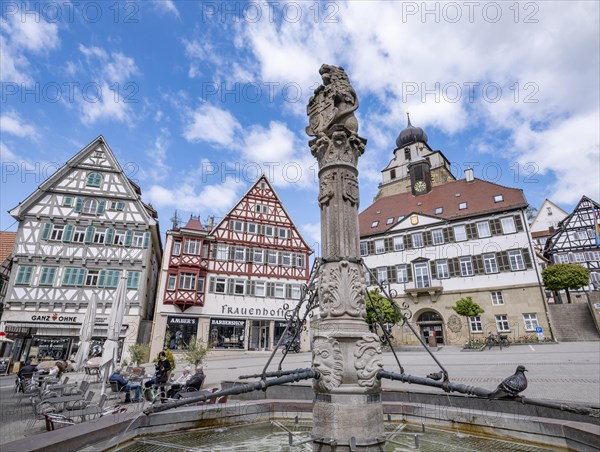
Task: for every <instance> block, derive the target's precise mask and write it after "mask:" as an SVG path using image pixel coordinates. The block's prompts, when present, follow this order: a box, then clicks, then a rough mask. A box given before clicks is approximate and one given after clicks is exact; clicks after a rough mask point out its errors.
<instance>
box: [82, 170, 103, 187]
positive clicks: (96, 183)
mask: <svg viewBox="0 0 600 452" xmlns="http://www.w3.org/2000/svg"><path fill="white" fill-rule="evenodd" d="M101 184H102V175H101V174H100V173H89V174H88V176H87V181H86V186H88V187H98V188H99V187H100V185H101Z"/></svg>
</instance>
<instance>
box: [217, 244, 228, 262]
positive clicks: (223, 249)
mask: <svg viewBox="0 0 600 452" xmlns="http://www.w3.org/2000/svg"><path fill="white" fill-rule="evenodd" d="M215 258H216V259H217V260H218V261H226V260H228V259H229V247H228V246H227V245H225V244H223V243H218V244H217V252H216V255H215Z"/></svg>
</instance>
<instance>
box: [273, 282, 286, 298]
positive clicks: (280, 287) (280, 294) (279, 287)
mask: <svg viewBox="0 0 600 452" xmlns="http://www.w3.org/2000/svg"><path fill="white" fill-rule="evenodd" d="M273 296H274V297H275V298H285V284H284V283H275V284H274V287H273Z"/></svg>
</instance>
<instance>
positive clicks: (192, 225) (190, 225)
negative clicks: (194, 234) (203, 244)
mask: <svg viewBox="0 0 600 452" xmlns="http://www.w3.org/2000/svg"><path fill="white" fill-rule="evenodd" d="M181 229H191V230H192V231H204V226H202V224H201V223H200V220H198V217H190V219H189V220H188V222H187V224H186V225H185V226H184V227H183V228H181Z"/></svg>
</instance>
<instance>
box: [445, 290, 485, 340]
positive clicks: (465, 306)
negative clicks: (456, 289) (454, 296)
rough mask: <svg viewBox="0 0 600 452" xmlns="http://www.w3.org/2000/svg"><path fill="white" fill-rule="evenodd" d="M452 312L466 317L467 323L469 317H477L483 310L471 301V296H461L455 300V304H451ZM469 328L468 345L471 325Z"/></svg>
mask: <svg viewBox="0 0 600 452" xmlns="http://www.w3.org/2000/svg"><path fill="white" fill-rule="evenodd" d="M452 309H453V310H454V312H456V313H457V314H458V315H460V316H462V317H466V318H467V325H469V317H477V316H478V315H479V314H483V313H484V312H485V310H484V309H483V308H482V307H481V306H479V305H478V304H477V303H475V302H474V301H473V299H472V298H471V297H465V298H461V299H460V300H457V301H456V305H455V306H452ZM468 330H469V347H470V346H471V327H470V326H469V327H468Z"/></svg>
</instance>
